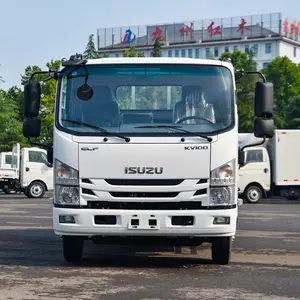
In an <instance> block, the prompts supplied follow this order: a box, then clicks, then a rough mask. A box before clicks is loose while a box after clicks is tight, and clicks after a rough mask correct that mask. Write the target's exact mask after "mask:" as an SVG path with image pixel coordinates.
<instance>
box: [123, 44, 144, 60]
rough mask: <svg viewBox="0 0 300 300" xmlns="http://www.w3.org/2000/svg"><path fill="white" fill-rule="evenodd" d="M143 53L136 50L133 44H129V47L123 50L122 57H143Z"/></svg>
mask: <svg viewBox="0 0 300 300" xmlns="http://www.w3.org/2000/svg"><path fill="white" fill-rule="evenodd" d="M143 56H144V53H143V52H141V51H138V52H137V51H136V49H135V45H131V46H130V48H129V49H125V50H123V57H143Z"/></svg>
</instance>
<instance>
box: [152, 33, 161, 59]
mask: <svg viewBox="0 0 300 300" xmlns="http://www.w3.org/2000/svg"><path fill="white" fill-rule="evenodd" d="M160 39H161V37H157V38H156V39H155V41H154V46H153V57H160V56H161V44H160Z"/></svg>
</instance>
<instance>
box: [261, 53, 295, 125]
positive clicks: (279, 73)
mask: <svg viewBox="0 0 300 300" xmlns="http://www.w3.org/2000/svg"><path fill="white" fill-rule="evenodd" d="M263 72H264V74H265V75H266V77H267V80H268V81H270V82H273V84H274V96H275V115H276V121H277V122H276V125H277V127H280V128H283V127H287V126H288V125H289V124H290V117H291V115H290V114H289V112H288V111H287V108H288V107H289V109H291V106H290V102H291V101H292V102H293V101H296V100H293V98H294V97H295V96H297V95H299V89H300V66H299V65H296V64H295V63H293V62H292V61H291V60H290V59H289V58H288V57H286V56H284V57H276V58H275V59H274V60H273V61H272V62H270V63H269V64H268V66H267V67H266V68H265V69H264V70H263ZM293 103H294V102H293ZM295 103H298V104H299V102H295ZM298 111H299V110H298Z"/></svg>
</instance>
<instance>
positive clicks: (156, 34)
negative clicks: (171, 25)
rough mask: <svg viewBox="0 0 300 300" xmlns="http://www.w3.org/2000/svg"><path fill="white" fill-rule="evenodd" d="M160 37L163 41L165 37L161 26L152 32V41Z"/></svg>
mask: <svg viewBox="0 0 300 300" xmlns="http://www.w3.org/2000/svg"><path fill="white" fill-rule="evenodd" d="M157 38H160V40H161V41H163V40H164V39H165V38H164V37H163V36H162V30H161V29H160V28H159V27H156V29H155V31H154V32H153V33H152V41H154V40H156V39H157Z"/></svg>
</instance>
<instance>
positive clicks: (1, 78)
mask: <svg viewBox="0 0 300 300" xmlns="http://www.w3.org/2000/svg"><path fill="white" fill-rule="evenodd" d="M0 66H1V65H0ZM0 82H2V83H3V82H5V81H4V80H3V77H2V76H1V75H0Z"/></svg>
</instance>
